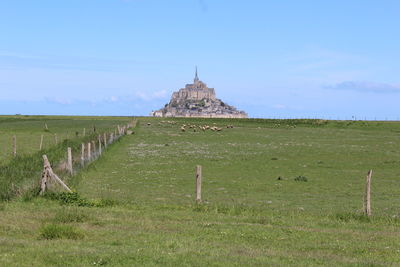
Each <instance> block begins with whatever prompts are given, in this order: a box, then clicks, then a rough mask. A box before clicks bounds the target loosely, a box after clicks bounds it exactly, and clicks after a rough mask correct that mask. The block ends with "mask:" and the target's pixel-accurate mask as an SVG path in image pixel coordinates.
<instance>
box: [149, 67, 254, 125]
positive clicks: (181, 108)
mask: <svg viewBox="0 0 400 267" xmlns="http://www.w3.org/2000/svg"><path fill="white" fill-rule="evenodd" d="M151 116H155V117H203V118H247V114H246V113H245V112H244V111H238V110H237V109H236V108H235V107H233V106H230V105H228V104H226V103H224V102H222V101H221V100H220V99H217V98H216V95H215V90H214V88H208V87H207V85H206V84H205V83H203V82H202V81H200V79H199V77H198V75H197V67H196V73H195V77H194V80H193V83H192V84H186V86H185V87H184V88H182V89H180V90H179V91H178V92H174V93H173V94H172V97H171V100H170V102H169V103H168V104H166V105H165V107H164V108H162V109H159V110H156V111H153V112H152V113H151Z"/></svg>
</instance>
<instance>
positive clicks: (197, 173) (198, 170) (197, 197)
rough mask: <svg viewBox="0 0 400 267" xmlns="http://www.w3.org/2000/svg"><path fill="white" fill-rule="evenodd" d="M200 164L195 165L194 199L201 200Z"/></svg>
mask: <svg viewBox="0 0 400 267" xmlns="http://www.w3.org/2000/svg"><path fill="white" fill-rule="evenodd" d="M201 176H202V175H201V165H197V167H196V201H197V202H201V179H202V177H201Z"/></svg>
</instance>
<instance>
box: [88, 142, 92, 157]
mask: <svg viewBox="0 0 400 267" xmlns="http://www.w3.org/2000/svg"><path fill="white" fill-rule="evenodd" d="M91 152H92V151H91V148H90V142H89V143H87V160H88V161H90V160H91V159H92V153H91Z"/></svg>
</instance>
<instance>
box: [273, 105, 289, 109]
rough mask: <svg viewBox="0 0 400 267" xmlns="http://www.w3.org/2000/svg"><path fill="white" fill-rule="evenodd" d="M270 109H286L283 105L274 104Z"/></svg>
mask: <svg viewBox="0 0 400 267" xmlns="http://www.w3.org/2000/svg"><path fill="white" fill-rule="evenodd" d="M272 107H273V108H276V109H284V108H286V106H285V105H282V104H275V105H273V106H272Z"/></svg>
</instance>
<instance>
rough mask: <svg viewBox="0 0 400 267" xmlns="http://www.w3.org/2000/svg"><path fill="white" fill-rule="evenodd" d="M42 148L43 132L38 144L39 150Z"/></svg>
mask: <svg viewBox="0 0 400 267" xmlns="http://www.w3.org/2000/svg"><path fill="white" fill-rule="evenodd" d="M42 148H43V134H42V135H41V136H40V146H39V150H42Z"/></svg>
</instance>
